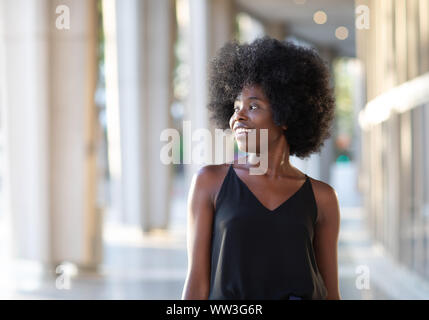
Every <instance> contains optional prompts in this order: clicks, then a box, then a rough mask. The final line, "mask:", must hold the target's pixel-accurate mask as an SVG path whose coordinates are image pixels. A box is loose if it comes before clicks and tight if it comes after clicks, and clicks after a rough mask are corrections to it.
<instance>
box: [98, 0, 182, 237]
mask: <svg viewBox="0 0 429 320" xmlns="http://www.w3.org/2000/svg"><path fill="white" fill-rule="evenodd" d="M103 11H104V14H105V21H104V23H105V30H106V70H108V73H107V74H106V89H107V97H108V101H107V107H108V109H109V110H110V111H109V112H110V115H111V117H110V118H111V122H109V123H111V124H112V127H113V129H114V130H115V128H119V130H118V131H114V132H111V135H110V142H109V145H110V144H113V145H114V146H115V149H116V150H117V151H118V152H117V153H116V154H112V155H111V156H112V157H114V158H115V159H116V160H115V161H116V163H117V164H118V165H117V167H118V168H117V169H115V172H117V175H115V177H114V183H119V185H118V186H119V187H118V188H117V189H115V190H113V194H112V195H113V196H115V197H117V198H118V199H119V200H118V201H117V202H118V203H120V205H119V206H117V207H116V208H115V209H116V210H120V211H121V212H120V214H119V219H118V220H119V222H121V223H125V224H131V225H137V224H140V225H142V228H143V230H144V231H149V230H150V229H153V228H166V227H167V225H168V217H169V210H170V208H169V202H170V201H169V197H170V196H169V195H170V189H171V170H172V166H167V165H164V164H163V163H162V162H161V160H160V150H161V148H162V146H164V145H165V142H163V141H161V140H160V135H161V132H162V131H163V130H164V129H167V128H170V127H172V125H171V124H170V105H171V102H172V67H173V59H172V58H173V56H172V54H173V45H174V43H173V38H174V34H173V30H172V29H173V26H174V20H173V18H174V15H173V14H174V7H173V1H172V0H161V1H155V0H147V1H139V0H125V1H124V0H121V1H115V0H104V1H103ZM118 119H119V120H118ZM119 155H120V156H119Z"/></svg>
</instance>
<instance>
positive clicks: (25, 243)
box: [0, 0, 101, 267]
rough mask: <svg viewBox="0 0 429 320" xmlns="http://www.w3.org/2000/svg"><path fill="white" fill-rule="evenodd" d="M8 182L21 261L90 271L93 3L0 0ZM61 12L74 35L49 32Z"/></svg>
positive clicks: (95, 220) (94, 235) (94, 234)
mask: <svg viewBox="0 0 429 320" xmlns="http://www.w3.org/2000/svg"><path fill="white" fill-rule="evenodd" d="M0 5H1V8H0V15H1V18H0V21H3V29H2V30H4V31H3V34H2V38H3V41H4V44H5V60H6V63H5V65H6V70H4V71H2V72H4V73H5V93H6V97H5V104H6V117H7V118H6V121H5V123H6V144H7V150H6V154H7V156H8V159H7V160H8V161H7V162H8V168H7V169H8V171H9V180H8V182H7V188H8V190H9V192H8V194H9V195H10V197H9V203H10V210H11V217H12V225H13V243H14V252H15V255H16V256H17V257H18V258H25V259H34V260H38V261H41V262H44V263H49V264H52V263H53V264H57V263H59V262H61V261H64V260H67V261H71V262H74V263H76V264H78V265H80V266H85V267H94V266H96V265H97V263H98V262H99V260H100V244H101V242H100V239H101V238H100V233H99V227H100V221H99V215H98V211H97V210H96V207H95V154H94V150H95V145H94V144H95V141H94V134H93V133H94V128H95V127H94V125H95V114H94V108H95V107H94V104H93V100H94V89H95V80H96V78H95V75H96V51H95V50H96V23H95V22H96V1H95V0H91V1H86V0H73V1H71V0H69V1H61V2H60V1H43V0H33V1H24V0H18V1H8V0H2V1H0ZM57 5H66V6H67V7H68V8H69V12H70V29H68V30H67V29H64V30H58V29H56V28H55V25H56V24H55V22H56V18H57V16H58V14H56V8H57Z"/></svg>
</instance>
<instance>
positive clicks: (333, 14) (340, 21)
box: [236, 0, 355, 57]
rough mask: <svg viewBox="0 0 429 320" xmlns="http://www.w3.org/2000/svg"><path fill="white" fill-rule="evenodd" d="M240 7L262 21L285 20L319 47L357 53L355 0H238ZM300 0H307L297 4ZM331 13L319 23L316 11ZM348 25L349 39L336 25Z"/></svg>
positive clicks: (293, 31) (343, 53) (293, 32)
mask: <svg viewBox="0 0 429 320" xmlns="http://www.w3.org/2000/svg"><path fill="white" fill-rule="evenodd" d="M236 2H237V6H238V9H239V10H241V11H245V12H247V13H249V14H250V15H252V16H254V17H255V18H257V19H259V20H261V21H269V22H281V23H284V24H285V25H286V27H287V30H288V31H287V32H288V35H293V36H295V37H297V38H299V39H302V40H305V41H307V42H310V43H312V44H314V45H316V46H318V47H328V48H330V49H333V50H334V51H335V52H336V54H337V55H341V56H350V57H354V56H355V13H354V11H355V6H354V0H236ZM297 2H304V3H303V4H297ZM319 10H322V11H324V12H325V13H326V14H327V22H326V23H325V24H320V25H319V24H316V23H315V22H314V21H313V14H314V13H315V12H317V11H319ZM340 26H344V27H346V28H347V29H348V31H349V35H348V38H347V39H345V40H339V39H337V38H336V37H335V30H336V28H338V27H340Z"/></svg>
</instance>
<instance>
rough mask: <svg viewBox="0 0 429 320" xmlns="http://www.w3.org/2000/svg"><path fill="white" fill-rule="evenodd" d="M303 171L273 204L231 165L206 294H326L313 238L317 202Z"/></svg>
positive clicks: (218, 214) (261, 296) (271, 296)
mask: <svg viewBox="0 0 429 320" xmlns="http://www.w3.org/2000/svg"><path fill="white" fill-rule="evenodd" d="M305 176H306V180H305V182H304V184H303V185H302V186H301V187H300V189H299V190H298V191H296V193H294V194H293V195H292V196H291V197H290V198H289V199H288V200H286V201H285V202H283V203H282V204H281V205H280V206H278V207H277V208H276V209H274V210H269V209H268V208H266V207H265V206H264V205H263V204H262V203H261V202H260V201H259V200H258V199H257V198H256V196H255V195H254V194H253V193H252V192H251V191H250V189H249V188H248V187H247V185H246V184H245V183H244V182H243V181H242V180H241V179H240V178H239V176H238V175H237V174H236V172H235V170H234V168H233V166H232V164H231V165H230V167H229V169H228V173H227V175H226V177H225V179H224V181H223V183H222V186H221V189H220V191H219V195H218V198H217V200H216V211H215V213H214V218H213V219H214V220H213V230H212V242H211V275H210V293H209V297H208V299H216V300H222V299H246V300H247V299H271V300H277V299H279V300H282V299H326V295H327V289H326V287H325V284H324V282H323V278H322V276H321V274H320V273H319V270H318V268H317V264H316V260H315V256H314V251H313V242H312V239H313V235H314V226H315V223H316V218H317V205H316V201H315V198H314V194H313V189H312V186H311V182H310V178H309V177H308V176H307V175H305Z"/></svg>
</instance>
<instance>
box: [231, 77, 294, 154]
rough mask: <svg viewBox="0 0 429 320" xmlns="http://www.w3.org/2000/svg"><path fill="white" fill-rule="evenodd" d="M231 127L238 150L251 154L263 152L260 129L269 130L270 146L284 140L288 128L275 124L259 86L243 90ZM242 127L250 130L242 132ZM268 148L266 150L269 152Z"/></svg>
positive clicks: (250, 86) (236, 101) (235, 106)
mask: <svg viewBox="0 0 429 320" xmlns="http://www.w3.org/2000/svg"><path fill="white" fill-rule="evenodd" d="M229 126H230V128H231V130H232V131H233V132H234V136H235V139H236V140H237V146H238V148H239V149H240V150H241V151H243V152H251V153H260V152H261V140H262V139H261V138H260V137H261V134H260V129H267V133H268V141H267V142H268V146H270V145H271V144H272V143H273V142H275V141H278V139H280V138H282V136H284V134H283V129H286V126H282V127H280V126H277V125H276V124H275V123H274V121H273V116H272V110H271V106H270V103H269V101H268V99H267V97H266V96H265V94H264V92H263V90H262V89H261V87H260V86H258V85H249V86H246V87H244V88H243V90H242V91H241V93H240V94H239V96H238V97H237V98H236V100H235V102H234V114H233V115H232V117H231V119H230V120H229ZM240 127H243V128H248V129H250V130H247V131H248V132H245V131H244V132H240V130H239V129H238V128H240ZM237 130H238V131H237ZM253 135H255V138H254V137H253ZM262 142H263V140H262ZM268 146H266V148H265V150H268ZM263 150H264V149H262V151H263Z"/></svg>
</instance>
